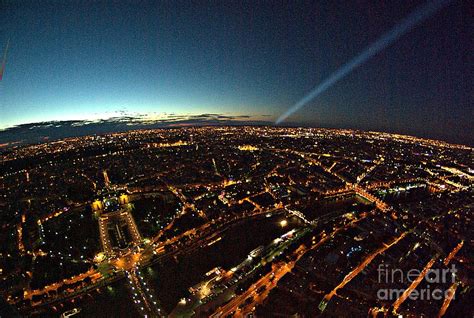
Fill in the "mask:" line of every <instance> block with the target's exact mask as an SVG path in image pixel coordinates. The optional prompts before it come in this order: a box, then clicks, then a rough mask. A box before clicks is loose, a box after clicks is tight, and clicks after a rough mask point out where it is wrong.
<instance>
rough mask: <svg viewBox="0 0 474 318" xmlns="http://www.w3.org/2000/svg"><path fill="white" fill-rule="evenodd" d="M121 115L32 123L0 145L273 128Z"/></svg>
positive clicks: (236, 118) (241, 120)
mask: <svg viewBox="0 0 474 318" xmlns="http://www.w3.org/2000/svg"><path fill="white" fill-rule="evenodd" d="M118 113H120V114H121V115H117V113H115V115H116V116H114V117H111V118H107V119H98V120H65V121H47V122H38V123H29V124H21V125H17V126H13V127H10V128H6V129H3V130H0V144H10V145H13V144H18V143H19V142H21V143H22V144H30V143H36V142H42V141H44V140H45V139H47V140H49V141H51V140H58V139H62V138H67V137H76V136H85V135H93V134H104V133H112V132H119V131H128V130H134V129H154V128H172V127H183V126H216V125H221V126H226V125H271V124H272V122H271V121H264V120H262V119H260V118H267V117H268V115H260V116H250V115H227V114H213V113H205V114H182V115H181V114H174V113H161V114H158V113H149V114H138V113H137V114H130V113H127V112H126V111H124V110H121V111H119V112H118Z"/></svg>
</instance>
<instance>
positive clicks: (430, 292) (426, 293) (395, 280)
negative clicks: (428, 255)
mask: <svg viewBox="0 0 474 318" xmlns="http://www.w3.org/2000/svg"><path fill="white" fill-rule="evenodd" d="M377 272H378V282H379V284H384V285H385V284H386V285H392V286H393V285H394V284H400V285H405V286H407V285H408V286H409V287H408V288H407V289H406V288H400V289H398V288H381V289H379V290H378V291H377V298H378V299H380V300H389V301H393V300H397V299H398V298H400V297H401V296H402V295H404V293H407V294H406V296H407V298H409V299H411V300H431V299H433V300H440V299H443V298H446V297H454V295H450V293H451V292H452V291H451V290H450V289H446V290H445V289H442V288H438V287H432V286H431V285H436V286H440V284H446V283H447V284H452V283H454V282H455V281H456V272H457V269H456V267H455V266H454V264H452V265H451V268H443V269H439V268H430V269H428V270H424V271H420V270H419V269H410V270H408V271H407V272H404V271H403V270H401V269H399V268H395V269H392V268H390V269H389V268H388V265H386V264H380V265H379V267H378V268H377ZM423 280H425V281H426V284H422V286H423V288H421V289H418V288H416V286H418V285H419V284H420V283H422V282H423ZM430 284H431V285H430ZM412 287H413V288H412Z"/></svg>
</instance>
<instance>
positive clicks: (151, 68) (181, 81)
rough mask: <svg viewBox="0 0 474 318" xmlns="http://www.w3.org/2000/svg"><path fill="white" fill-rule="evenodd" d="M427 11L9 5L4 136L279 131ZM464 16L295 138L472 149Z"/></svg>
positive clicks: (336, 97) (350, 89) (314, 115)
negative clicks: (416, 141)
mask: <svg viewBox="0 0 474 318" xmlns="http://www.w3.org/2000/svg"><path fill="white" fill-rule="evenodd" d="M424 3H425V2H423V1H416V2H413V3H410V4H407V3H405V2H402V1H400V2H397V1H394V2H391V3H390V4H387V3H383V4H382V3H380V4H376V5H363V4H360V5H358V6H356V5H344V4H343V3H337V2H334V3H332V4H326V5H322V4H314V3H301V4H299V5H290V4H289V3H288V4H287V5H283V4H282V5H281V6H275V5H271V4H270V3H268V4H263V3H258V4H251V3H246V2H244V3H232V4H231V3H221V4H214V5H212V6H200V5H188V4H186V3H180V2H176V3H174V4H173V5H171V4H164V3H155V2H141V3H140V5H135V6H132V5H131V4H114V5H111V4H110V3H92V2H90V3H89V2H84V3H81V4H78V3H72V2H71V3H67V4H58V3H54V2H44V3H41V4H36V3H34V2H22V3H14V2H3V3H2V4H1V6H2V7H3V9H4V10H2V11H3V14H4V15H5V19H2V22H0V30H1V33H0V45H1V47H2V50H3V49H6V46H7V42H8V41H10V43H9V49H8V57H7V60H6V66H5V71H4V74H3V79H2V81H1V82H0V108H1V110H2V118H1V119H0V128H1V129H3V131H2V132H0V135H1V134H2V133H4V132H5V130H6V131H7V132H8V128H11V127H13V126H17V125H22V124H26V123H36V122H50V121H64V120H99V119H108V118H110V117H120V116H122V115H121V114H132V115H133V114H139V115H140V116H149V117H153V116H159V117H160V116H161V117H162V116H166V114H177V115H180V116H199V115H202V114H222V116H229V117H235V116H237V117H238V116H245V118H247V119H250V120H246V124H249V123H250V124H251V123H252V122H251V121H259V122H260V121H265V122H268V123H269V124H271V123H273V122H274V121H275V120H276V119H277V118H278V117H279V116H280V115H281V114H282V113H284V112H285V110H287V109H288V108H289V107H291V105H293V104H294V103H295V102H297V101H298V100H299V99H301V98H302V97H303V96H304V95H305V94H307V93H308V92H309V91H310V90H311V89H312V88H313V87H314V86H315V85H318V83H321V82H322V81H324V79H325V78H327V77H328V76H329V75H330V74H331V73H333V72H335V71H336V70H337V69H338V67H340V66H342V65H344V63H346V62H347V61H349V60H350V59H351V58H353V57H354V56H356V55H357V54H358V53H360V52H361V51H362V50H363V49H364V48H365V47H367V46H368V45H369V44H370V43H371V42H373V41H374V40H376V39H377V38H378V37H379V36H381V35H382V34H384V33H385V32H387V31H388V30H390V28H392V27H393V26H395V25H396V24H397V23H398V22H399V21H400V20H401V19H403V18H404V17H405V16H407V15H409V14H410V13H411V12H412V11H413V10H414V9H415V8H417V7H418V6H419V5H422V4H424ZM464 6H465V4H463V3H462V2H461V1H452V2H451V3H449V4H448V5H446V6H445V7H444V8H443V9H442V10H440V11H439V12H437V13H435V14H433V15H432V16H430V17H429V18H427V19H426V21H423V22H422V23H420V24H419V25H417V26H416V27H414V28H413V29H412V30H410V31H409V32H407V33H406V34H404V35H403V36H402V37H400V39H398V40H397V41H396V42H395V43H393V44H392V45H391V46H390V47H389V48H387V49H386V50H384V51H382V52H379V53H378V54H376V55H375V56H374V57H373V58H372V59H371V60H369V61H367V62H366V63H365V64H364V65H363V66H362V67H360V68H359V69H357V70H355V71H354V72H353V73H351V74H349V75H348V76H347V77H346V78H344V79H342V80H341V81H340V82H339V83H337V84H336V85H334V86H333V87H331V88H330V89H329V90H328V91H327V92H325V93H324V94H322V96H320V97H319V98H318V99H317V100H314V101H312V102H311V103H310V104H309V105H307V107H305V108H304V109H302V110H301V111H300V112H297V113H295V114H294V115H293V116H291V117H290V118H288V121H287V122H285V124H288V125H304V126H311V127H331V128H352V129H362V130H375V131H386V132H393V133H402V134H409V135H415V136H420V137H427V138H435V139H441V140H447V141H450V142H454V143H462V144H470V145H472V144H473V143H474V141H473V140H474V137H473V135H472V131H473V129H472V128H473V127H472V122H471V120H470V118H471V117H472V107H470V104H469V103H470V102H469V99H470V96H469V95H470V93H469V91H470V89H469V86H468V85H469V84H468V83H469V67H468V66H466V61H467V60H466V59H467V54H468V53H467V52H468V50H467V43H468V42H469V41H468V39H467V37H466V35H467V17H466V12H467V10H465V8H464ZM20 21H21V22H20Z"/></svg>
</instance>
